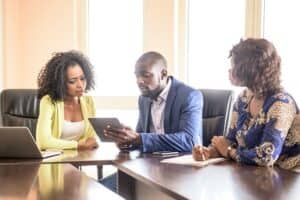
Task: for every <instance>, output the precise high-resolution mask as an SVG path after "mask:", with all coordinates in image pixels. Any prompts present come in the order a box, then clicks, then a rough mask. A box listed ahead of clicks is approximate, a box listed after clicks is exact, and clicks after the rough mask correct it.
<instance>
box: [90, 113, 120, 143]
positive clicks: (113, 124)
mask: <svg viewBox="0 0 300 200" xmlns="http://www.w3.org/2000/svg"><path fill="white" fill-rule="evenodd" d="M89 121H90V123H91V125H92V127H93V128H94V130H95V132H96V133H97V135H98V136H99V137H100V139H101V141H103V142H113V141H114V140H113V139H111V138H109V137H107V136H105V135H104V134H103V131H104V130H105V129H109V128H112V129H121V128H123V126H122V125H121V123H120V122H119V120H118V119H117V118H115V117H110V118H102V117H91V118H89Z"/></svg>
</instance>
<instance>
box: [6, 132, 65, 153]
mask: <svg viewBox="0 0 300 200" xmlns="http://www.w3.org/2000/svg"><path fill="white" fill-rule="evenodd" d="M0 141H1V144H0V158H39V159H42V158H46V157H50V156H55V155H59V154H60V153H61V152H62V151H60V150H57V151H56V150H55V151H54V150H53V151H52V150H51V151H40V150H39V148H38V147H37V145H36V143H35V141H34V139H33V137H32V134H31V132H30V130H29V129H28V128H27V127H0Z"/></svg>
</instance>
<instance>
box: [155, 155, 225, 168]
mask: <svg viewBox="0 0 300 200" xmlns="http://www.w3.org/2000/svg"><path fill="white" fill-rule="evenodd" d="M224 160H226V159H225V158H210V159H207V160H204V161H195V160H194V158H193V156H192V155H184V156H179V157H175V158H167V159H164V160H161V161H160V162H161V163H171V164H178V165H191V166H196V167H203V166H206V165H209V164H213V163H218V162H222V161H224Z"/></svg>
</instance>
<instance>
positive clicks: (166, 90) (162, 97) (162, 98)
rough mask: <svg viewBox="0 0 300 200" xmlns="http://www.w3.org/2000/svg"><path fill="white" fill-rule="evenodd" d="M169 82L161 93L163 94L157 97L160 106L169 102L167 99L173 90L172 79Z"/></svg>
mask: <svg viewBox="0 0 300 200" xmlns="http://www.w3.org/2000/svg"><path fill="white" fill-rule="evenodd" d="M167 81H168V82H167V85H166V87H165V88H164V89H163V91H161V93H160V94H159V95H158V97H157V102H159V104H160V103H162V102H164V101H166V100H167V97H168V94H169V91H170V88H171V84H172V79H171V78H168V80H167Z"/></svg>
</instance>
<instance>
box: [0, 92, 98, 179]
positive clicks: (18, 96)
mask: <svg viewBox="0 0 300 200" xmlns="http://www.w3.org/2000/svg"><path fill="white" fill-rule="evenodd" d="M0 96H1V97H0V104H1V118H2V126H26V127H28V128H29V129H30V131H31V133H32V135H33V137H34V138H36V137H35V134H36V124H37V118H38V116H39V105H40V100H39V99H38V97H37V90H36V89H5V90H2V92H1V95H0ZM78 167H79V168H80V166H78ZM97 167H98V179H99V180H100V179H101V178H102V176H103V175H102V171H103V170H102V166H97Z"/></svg>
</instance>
